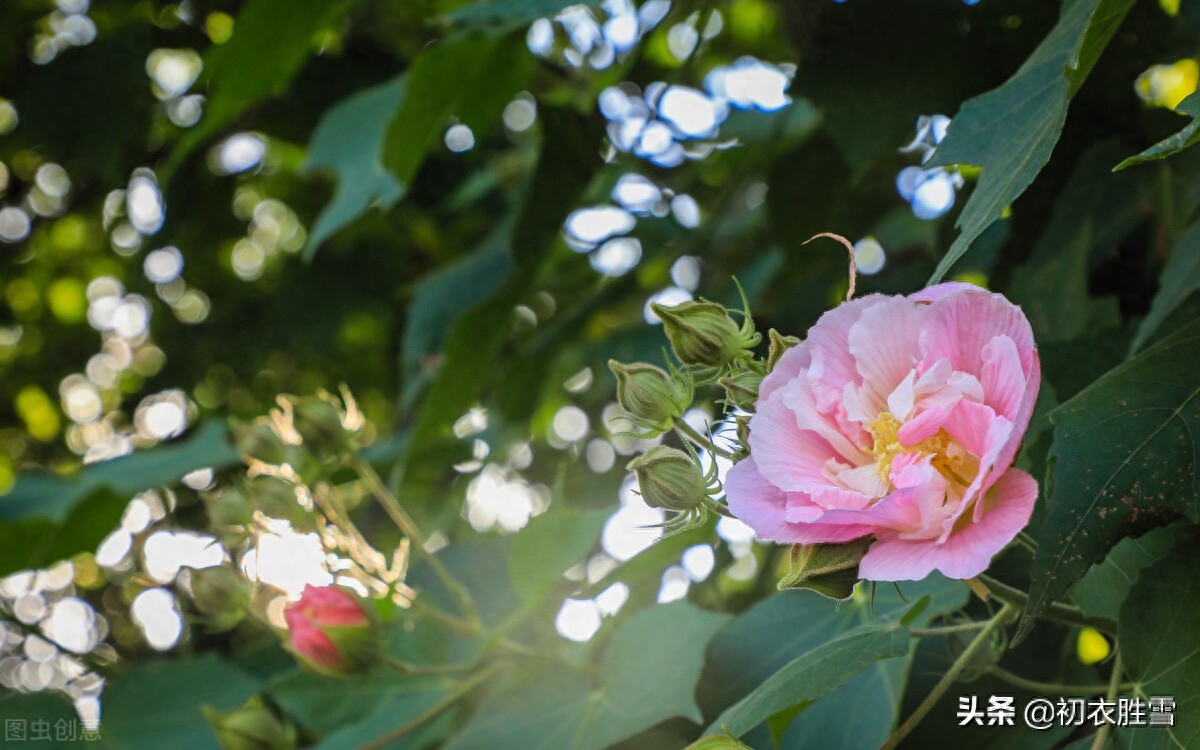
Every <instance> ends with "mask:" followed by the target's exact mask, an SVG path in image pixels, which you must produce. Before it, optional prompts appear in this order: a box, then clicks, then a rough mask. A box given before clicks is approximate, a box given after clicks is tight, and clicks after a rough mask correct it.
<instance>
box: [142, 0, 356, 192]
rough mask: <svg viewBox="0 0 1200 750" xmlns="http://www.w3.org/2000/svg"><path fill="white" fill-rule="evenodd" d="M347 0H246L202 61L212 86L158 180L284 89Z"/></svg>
mask: <svg viewBox="0 0 1200 750" xmlns="http://www.w3.org/2000/svg"><path fill="white" fill-rule="evenodd" d="M349 9H350V2H349V0H309V1H308V2H303V3H294V2H292V1H291V0H251V2H249V3H247V4H246V5H245V7H244V9H243V10H242V12H241V13H239V14H238V17H237V21H236V22H235V23H234V31H233V36H232V37H231V38H230V39H229V41H227V42H225V43H224V44H221V45H216V46H214V47H212V48H211V51H210V52H209V54H208V57H207V59H206V60H205V61H204V70H205V77H206V78H207V79H208V82H209V87H210V89H211V91H210V94H209V97H208V101H206V102H205V104H204V118H203V119H202V120H201V121H200V122H199V124H197V125H196V126H195V127H194V128H192V129H191V130H189V131H187V133H186V134H185V135H184V136H183V138H181V139H180V140H179V143H178V144H176V146H175V149H174V151H172V152H171V158H170V159H169V160H168V162H167V164H166V166H165V167H164V168H163V180H164V181H168V180H169V179H170V175H171V174H172V173H173V172H174V171H175V169H177V168H178V167H179V165H180V164H181V163H182V162H183V160H184V159H185V158H186V157H187V155H188V154H189V153H191V151H192V149H194V148H195V147H196V146H198V145H199V144H201V143H203V142H204V141H205V140H207V139H209V138H211V137H212V136H213V135H215V134H216V133H218V132H219V131H220V130H222V129H223V128H224V127H225V126H227V125H229V124H230V123H232V122H233V121H234V120H235V119H236V118H237V117H238V115H240V114H242V112H244V111H245V110H246V109H248V108H249V107H250V106H252V105H254V104H256V103H258V102H259V101H262V100H263V99H268V98H274V97H276V96H279V95H281V94H283V93H284V92H285V91H287V89H288V86H289V85H290V84H291V82H292V78H293V77H295V75H296V73H298V72H299V71H300V68H301V67H302V66H303V65H304V63H305V62H306V61H307V60H308V57H309V55H311V54H312V52H313V37H314V36H315V35H316V34H317V32H319V31H321V30H322V29H326V28H328V27H330V26H332V25H333V24H335V23H337V21H338V20H339V19H340V18H342V17H343V16H344V15H345V14H346V12H347V11H348V10H349Z"/></svg>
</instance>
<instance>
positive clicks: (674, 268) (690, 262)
mask: <svg viewBox="0 0 1200 750" xmlns="http://www.w3.org/2000/svg"><path fill="white" fill-rule="evenodd" d="M671 281H674V282H675V285H676V286H678V287H680V288H682V289H686V290H688V291H689V292H694V291H696V287H698V286H700V259H699V258H697V257H696V256H694V255H681V256H679V258H678V259H676V261H675V262H674V263H672V264H671Z"/></svg>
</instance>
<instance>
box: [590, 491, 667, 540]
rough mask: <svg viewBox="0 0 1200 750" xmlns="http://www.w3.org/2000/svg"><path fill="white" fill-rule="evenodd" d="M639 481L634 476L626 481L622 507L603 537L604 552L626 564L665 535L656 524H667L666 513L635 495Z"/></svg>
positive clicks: (609, 520) (608, 524)
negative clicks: (664, 514) (664, 517)
mask: <svg viewBox="0 0 1200 750" xmlns="http://www.w3.org/2000/svg"><path fill="white" fill-rule="evenodd" d="M636 486H637V482H636V480H634V479H633V477H632V475H630V476H628V477H627V478H626V480H625V484H624V485H623V487H625V488H627V490H626V491H623V492H622V493H621V499H622V504H621V507H620V508H619V509H617V512H616V513H613V514H612V516H610V517H609V519H608V521H606V522H605V524H604V531H603V533H602V534H601V535H600V544H601V546H602V547H603V548H604V552H605V553H606V554H607V555H608V556H609V557H611V558H613V559H614V560H618V561H620V562H624V561H625V560H628V559H630V558H632V557H634V556H635V555H637V554H638V553H639V552H641V551H642V550H644V549H646V548H647V547H649V546H650V545H651V544H653V543H654V540H656V539H658V538H659V537H661V536H662V533H663V532H662V529H660V528H657V527H656V526H655V525H656V524H660V523H662V522H663V512H662V511H661V510H659V509H658V508H651V507H650V506H649V505H646V503H645V502H644V501H643V500H642V498H641V496H640V495H638V494H636V493H635V492H633V491H632V490H633V488H636Z"/></svg>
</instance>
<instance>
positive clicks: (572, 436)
mask: <svg viewBox="0 0 1200 750" xmlns="http://www.w3.org/2000/svg"><path fill="white" fill-rule="evenodd" d="M550 426H551V429H553V430H554V434H555V435H557V436H558V437H559V438H560V439H561V440H565V441H566V442H568V443H573V442H575V441H576V440H579V439H581V438H583V436H584V435H587V432H588V416H587V412H585V411H584V410H583V409H580V408H579V407H578V406H564V407H562V408H561V409H559V410H558V411H557V412H555V413H554V419H553V420H552V421H551V425H550Z"/></svg>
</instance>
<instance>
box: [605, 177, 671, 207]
mask: <svg viewBox="0 0 1200 750" xmlns="http://www.w3.org/2000/svg"><path fill="white" fill-rule="evenodd" d="M612 199H613V200H614V201H616V202H617V203H620V204H621V206H622V207H623V208H624V209H626V210H628V211H632V212H634V213H650V212H651V211H653V210H654V207H655V206H656V205H658V204H659V203H660V202H661V201H662V199H663V195H662V190H659V188H658V185H655V184H654V181H653V180H650V179H649V178H647V177H643V176H642V175H640V174H636V173H630V174H626V175H621V179H619V180H617V184H616V185H615V186H614V187H613V189H612Z"/></svg>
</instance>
